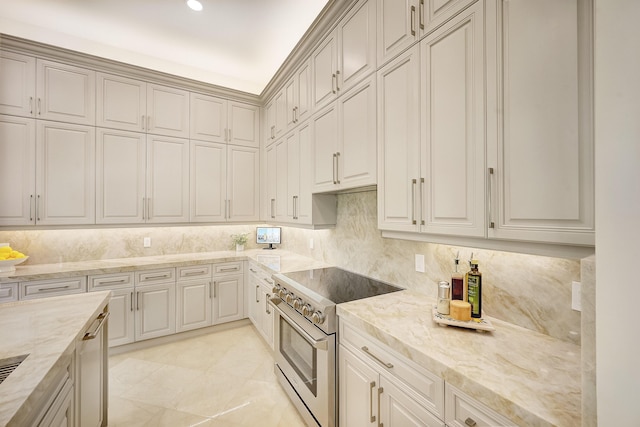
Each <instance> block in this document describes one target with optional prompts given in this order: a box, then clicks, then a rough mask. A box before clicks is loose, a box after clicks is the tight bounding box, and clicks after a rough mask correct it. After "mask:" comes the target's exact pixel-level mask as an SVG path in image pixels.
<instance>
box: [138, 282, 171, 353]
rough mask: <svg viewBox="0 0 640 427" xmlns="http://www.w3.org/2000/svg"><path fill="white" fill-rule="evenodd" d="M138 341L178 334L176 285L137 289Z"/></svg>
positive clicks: (147, 286) (167, 284)
mask: <svg viewBox="0 0 640 427" xmlns="http://www.w3.org/2000/svg"><path fill="white" fill-rule="evenodd" d="M135 325H136V334H135V337H136V341H140V340H146V339H149V338H156V337H161V336H164V335H171V334H174V333H175V332H176V284H175V283H164V284H158V285H146V286H140V287H137V288H136V321H135Z"/></svg>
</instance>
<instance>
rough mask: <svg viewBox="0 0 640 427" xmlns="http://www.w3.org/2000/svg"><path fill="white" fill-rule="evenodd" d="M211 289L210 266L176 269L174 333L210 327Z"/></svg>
mask: <svg viewBox="0 0 640 427" xmlns="http://www.w3.org/2000/svg"><path fill="white" fill-rule="evenodd" d="M212 288H213V281H212V278H211V265H198V266H190V267H178V281H177V283H176V332H183V331H188V330H191V329H197V328H204V327H206V326H210V325H211V307H212V305H213V289H212Z"/></svg>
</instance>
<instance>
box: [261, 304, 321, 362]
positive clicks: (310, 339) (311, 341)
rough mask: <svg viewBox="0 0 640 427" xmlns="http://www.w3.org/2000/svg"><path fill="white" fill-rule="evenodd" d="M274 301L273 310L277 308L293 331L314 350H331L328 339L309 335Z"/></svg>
mask: <svg viewBox="0 0 640 427" xmlns="http://www.w3.org/2000/svg"><path fill="white" fill-rule="evenodd" d="M274 299H275V298H271V299H270V302H271V303H272V304H273V308H275V309H276V310H277V311H278V312H279V313H280V315H281V316H282V317H284V319H285V320H286V322H287V323H288V324H289V326H291V327H292V328H293V329H295V330H296V332H298V333H299V334H300V335H302V336H303V337H304V338H305V339H306V340H307V341H308V342H309V344H311V346H312V347H313V348H315V349H317V350H324V351H327V350H328V349H329V342H328V341H327V339H326V338H322V339H319V340H317V339H315V338H313V337H312V336H311V335H309V333H308V332H307V331H305V330H304V329H302V328H301V327H300V326H298V325H297V324H296V322H294V321H293V320H292V319H291V318H290V317H289V316H287V313H285V312H284V311H282V309H280V307H278V306H277V305H276V304H278V303H277V302H276V301H274ZM274 303H275V304H274Z"/></svg>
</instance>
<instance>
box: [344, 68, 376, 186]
mask: <svg viewBox="0 0 640 427" xmlns="http://www.w3.org/2000/svg"><path fill="white" fill-rule="evenodd" d="M375 77H376V76H375V75H372V76H371V77H370V78H369V79H367V80H366V81H364V82H362V83H361V84H359V85H358V86H357V87H354V88H353V89H351V90H350V91H349V92H347V93H345V94H344V95H343V96H341V97H340V99H338V117H339V128H338V141H339V149H338V152H337V159H336V160H337V161H336V176H337V177H338V184H339V186H340V189H343V190H344V189H349V188H356V187H362V186H366V185H375V184H376V81H375Z"/></svg>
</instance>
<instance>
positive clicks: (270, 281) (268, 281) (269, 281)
mask: <svg viewBox="0 0 640 427" xmlns="http://www.w3.org/2000/svg"><path fill="white" fill-rule="evenodd" d="M263 280H264V281H265V282H267V283H268V284H270V285H273V280H269V279H267V278H266V277H265V278H264V279H263Z"/></svg>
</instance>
